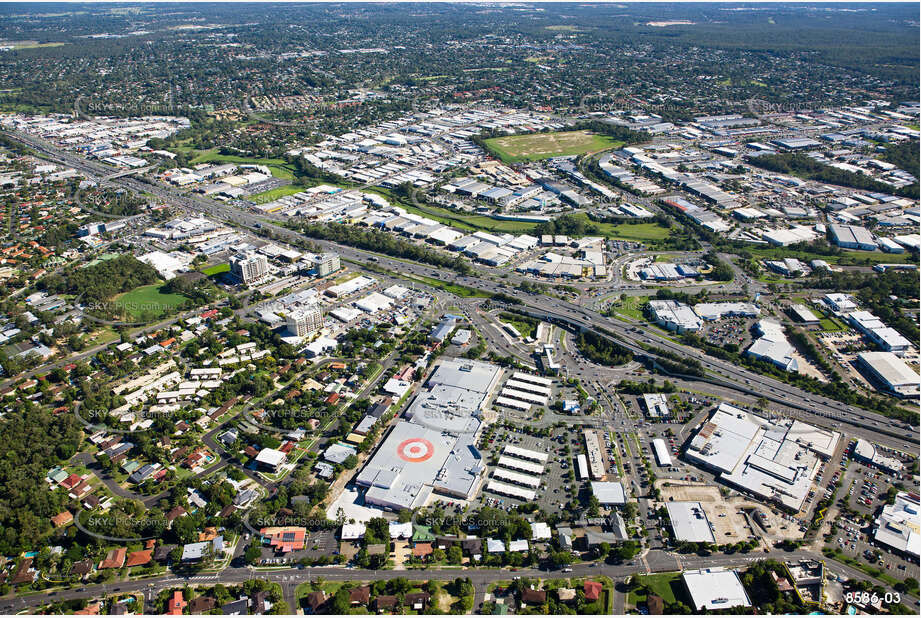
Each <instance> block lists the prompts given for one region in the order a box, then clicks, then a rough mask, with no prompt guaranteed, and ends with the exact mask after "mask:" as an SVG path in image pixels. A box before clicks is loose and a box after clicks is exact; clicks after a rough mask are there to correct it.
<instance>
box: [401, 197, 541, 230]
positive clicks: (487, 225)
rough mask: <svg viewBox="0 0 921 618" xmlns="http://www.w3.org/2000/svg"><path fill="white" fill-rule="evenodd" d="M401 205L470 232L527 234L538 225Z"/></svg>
mask: <svg viewBox="0 0 921 618" xmlns="http://www.w3.org/2000/svg"><path fill="white" fill-rule="evenodd" d="M391 199H392V198H391ZM400 206H402V207H403V208H405V209H406V210H407V211H409V212H411V213H414V214H417V215H422V216H424V217H429V218H430V219H434V220H435V221H438V222H439V223H442V224H444V225H450V226H451V227H455V228H457V229H459V230H464V231H468V232H477V231H480V230H485V231H487V232H496V233H506V232H507V233H509V234H527V233H529V232H531V231H532V230H533V229H534V226H536V225H537V224H536V223H532V222H530V221H505V220H502V219H494V218H492V217H489V216H486V215H466V214H460V213H456V212H453V211H451V210H448V209H446V208H438V207H436V206H425V207H421V208H420V207H418V206H413V205H410V204H406V203H401V204H400Z"/></svg>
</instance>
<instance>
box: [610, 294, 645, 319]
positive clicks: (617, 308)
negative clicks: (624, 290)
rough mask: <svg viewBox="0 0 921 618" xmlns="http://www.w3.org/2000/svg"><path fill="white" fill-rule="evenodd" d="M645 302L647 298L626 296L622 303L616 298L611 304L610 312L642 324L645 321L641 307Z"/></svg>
mask: <svg viewBox="0 0 921 618" xmlns="http://www.w3.org/2000/svg"><path fill="white" fill-rule="evenodd" d="M647 302H649V297H648V296H628V297H627V298H626V299H625V300H624V301H621V300H620V298H617V299H616V300H615V301H614V302H613V303H611V310H612V311H613V312H614V313H617V314H619V315H622V316H624V317H626V318H631V319H633V320H639V321H641V322H642V321H644V320H645V319H646V318H645V316H644V315H643V305H645V304H646V303H647Z"/></svg>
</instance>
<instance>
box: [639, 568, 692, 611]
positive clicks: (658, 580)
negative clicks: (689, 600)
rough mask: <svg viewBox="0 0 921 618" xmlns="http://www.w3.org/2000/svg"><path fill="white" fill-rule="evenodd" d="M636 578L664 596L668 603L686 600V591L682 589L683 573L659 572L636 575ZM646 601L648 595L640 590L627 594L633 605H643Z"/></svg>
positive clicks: (663, 598)
mask: <svg viewBox="0 0 921 618" xmlns="http://www.w3.org/2000/svg"><path fill="white" fill-rule="evenodd" d="M635 577H636V580H637V581H638V582H639V583H640V584H641V585H644V586H647V587H648V588H649V589H650V590H652V591H653V592H654V593H655V594H657V595H659V596H660V597H662V600H664V601H665V602H666V603H675V602H676V601H684V600H685V599H684V596H685V595H684V591H683V590H682V588H681V587H682V586H683V584H682V582H681V573H658V574H656V575H636V576H635ZM645 602H646V595H645V594H643V593H642V592H640V591H639V590H634V591H632V592H630V594H629V595H628V596H627V603H629V604H631V605H633V606H634V607H635V606H637V605H642V604H643V603H645Z"/></svg>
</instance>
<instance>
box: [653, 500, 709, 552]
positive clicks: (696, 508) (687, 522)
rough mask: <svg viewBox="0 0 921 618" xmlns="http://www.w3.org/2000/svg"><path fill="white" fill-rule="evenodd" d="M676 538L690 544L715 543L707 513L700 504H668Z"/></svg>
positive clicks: (666, 506) (669, 516)
mask: <svg viewBox="0 0 921 618" xmlns="http://www.w3.org/2000/svg"><path fill="white" fill-rule="evenodd" d="M665 508H666V509H667V510H668V519H669V521H671V524H672V530H673V531H674V532H675V538H676V539H677V540H679V541H688V542H690V543H715V542H716V540H715V539H714V538H713V530H712V529H711V524H710V520H709V519H707V513H706V511H704V509H703V507H702V506H701V504H700V502H666V503H665Z"/></svg>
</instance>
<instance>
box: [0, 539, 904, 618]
mask: <svg viewBox="0 0 921 618" xmlns="http://www.w3.org/2000/svg"><path fill="white" fill-rule="evenodd" d="M817 558H821V557H820V556H817V555H815V554H814V553H811V552H808V551H802V550H797V551H793V552H785V551H779V550H774V551H772V552H770V553H763V552H753V553H751V554H737V555H732V556H725V555H714V556H707V557H702V556H697V555H696V554H690V555H681V556H678V555H676V554H672V553H668V552H663V551H651V552H649V553H647V554H646V556H645V557H643V558H642V559H640V558H639V557H638V558H637V559H636V560H634V561H633V562H632V563H628V564H621V565H608V564H601V563H590V564H579V565H573V566H572V567H571V568H572V572H571V573H566V574H563V573H562V571H560V570H552V571H550V570H539V569H518V570H517V571H511V570H508V569H479V570H478V569H459V568H458V569H450V568H445V569H425V570H380V571H370V570H363V569H351V568H345V567H312V568H305V569H292V568H287V569H253V568H235V567H228V568H226V569H224V570H222V571H220V572H208V573H202V574H200V575H191V576H188V577H181V576H177V575H172V574H171V575H163V576H160V577H154V578H150V579H144V580H136V581H125V582H118V581H113V582H109V583H105V584H96V585H91V586H86V587H85V588H81V589H78V590H61V591H43V592H36V593H32V594H28V595H23V596H20V597H5V598H3V599H0V612H3V613H6V614H13V613H19V612H24V611H25V610H27V609H30V608H35V607H38V606H40V605H42V604H47V603H53V602H60V601H66V600H72V599H82V598H97V597H101V596H106V595H112V594H121V595H126V594H130V593H138V594H143V595H144V596H145V599H147V600H148V601H150V600H152V599H154V598H156V596H157V594H159V593H160V592H161V591H162V590H166V589H170V588H179V587H183V586H186V585H190V586H213V585H214V584H217V583H223V584H225V585H227V584H238V583H241V582H244V581H246V580H248V579H253V578H261V579H268V580H271V581H273V582H276V583H278V584H280V585H281V587H282V591H283V593H284V597H285V599H286V600H287V601H288V603H289V605H290V609H291V611H292V612H293V611H295V609H296V608H295V606H294V604H293V601H294V598H295V597H294V590H295V589H296V588H297V586H298V585H299V584H302V583H305V582H310V581H316V580H317V579H320V578H322V579H324V580H327V581H377V580H387V579H393V578H395V577H406V578H408V579H422V580H430V579H433V580H439V581H444V580H453V579H455V578H457V577H469V578H470V580H471V581H472V582H473V586H474V589H475V599H477V600H479V602H482V599H483V594H484V593H485V589H486V587H487V586H488V585H489V584H491V583H493V582H496V581H501V580H510V579H512V578H513V577H540V578H545V579H546V578H551V577H555V578H558V577H564V576H565V577H592V576H605V577H609V578H611V579H612V580H614V581H615V582H621V581H623V579H624V578H626V577H627V576H629V575H633V574H636V573H647V572H648V573H664V572H669V571H677V570H681V569H685V570H688V569H700V568H708V567H744V566H746V565H748V564H751V563H752V562H755V561H758V560H764V559H776V560H786V561H790V560H801V559H817ZM826 562H827V564H828V568H829V570H831V571H832V572H834V573H837V574H839V575H841V576H843V577H845V578H854V579H870V580H872V578H870V577H868V576H866V575H864V574H863V573H862V572H860V571H858V570H856V569H852V568H851V567H848V566H847V565H843V564H839V563H837V562H829V561H826ZM646 564H648V569H647V568H645V565H646ZM617 596H618V595H616V594H615V602H616V601H617ZM620 596H621V597H623V595H620ZM903 599H904V602H905V604H906V605H910V606H912V607H915V608H917V607H918V604H917V599H914V598H906V597H904V596H903ZM623 602H624V599H623V598H621V599H620V603H623ZM477 608H478V605H476V604H475V605H474V610H476V609H477ZM146 609H147V612H148V613H149V612H150V611H151V610H152V609H153V608H152V607H150V606H148V607H147V608H146ZM615 613H616V612H615Z"/></svg>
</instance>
